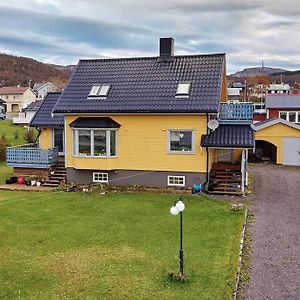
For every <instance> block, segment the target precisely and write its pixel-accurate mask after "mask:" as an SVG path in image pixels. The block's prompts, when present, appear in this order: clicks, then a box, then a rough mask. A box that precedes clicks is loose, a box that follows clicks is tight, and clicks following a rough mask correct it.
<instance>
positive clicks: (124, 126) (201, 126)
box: [66, 115, 206, 172]
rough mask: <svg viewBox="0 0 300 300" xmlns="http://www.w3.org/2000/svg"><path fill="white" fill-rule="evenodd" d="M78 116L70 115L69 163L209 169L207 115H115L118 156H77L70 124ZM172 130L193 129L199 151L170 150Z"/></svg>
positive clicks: (83, 166) (77, 166)
mask: <svg viewBox="0 0 300 300" xmlns="http://www.w3.org/2000/svg"><path fill="white" fill-rule="evenodd" d="M76 118H77V116H67V117H66V146H67V154H66V166H67V167H70V168H75V169H89V170H95V169H96V170H118V169H123V170H144V171H145V170H146V171H182V172H206V150H205V148H201V149H200V139H201V136H202V134H205V133H206V116H205V115H201V116H200V115H198V116H196V115H195V116H182V115H180V116H157V115H156V116H154V115H153V116H151V115H150V116H149V115H147V116H113V117H112V118H113V119H114V120H115V121H116V122H118V123H119V124H121V127H120V128H119V130H118V134H117V157H115V158H103V157H97V158H89V157H75V156H73V134H72V129H71V128H70V126H69V124H70V123H71V122H72V121H74V120H75V119H76ZM168 129H193V130H194V131H195V153H194V154H182V153H180V154H174V153H168V151H167V133H168Z"/></svg>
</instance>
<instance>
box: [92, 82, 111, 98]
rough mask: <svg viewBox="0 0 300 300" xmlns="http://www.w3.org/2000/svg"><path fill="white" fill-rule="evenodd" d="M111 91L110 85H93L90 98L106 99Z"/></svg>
mask: <svg viewBox="0 0 300 300" xmlns="http://www.w3.org/2000/svg"><path fill="white" fill-rule="evenodd" d="M109 89H110V84H97V85H93V86H92V88H91V91H90V93H89V96H92V97H106V96H107V95H108V92H109Z"/></svg>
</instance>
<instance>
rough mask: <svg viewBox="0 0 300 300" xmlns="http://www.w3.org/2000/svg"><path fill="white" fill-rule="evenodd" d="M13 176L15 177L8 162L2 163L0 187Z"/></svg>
mask: <svg viewBox="0 0 300 300" xmlns="http://www.w3.org/2000/svg"><path fill="white" fill-rule="evenodd" d="M11 176H13V168H11V167H9V166H8V165H7V164H6V162H0V185H1V184H4V183H5V180H6V179H7V178H9V177H11ZM0 193H1V191H0Z"/></svg>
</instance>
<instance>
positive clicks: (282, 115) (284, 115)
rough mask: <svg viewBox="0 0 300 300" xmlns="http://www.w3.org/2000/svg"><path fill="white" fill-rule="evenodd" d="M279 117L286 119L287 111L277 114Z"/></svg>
mask: <svg viewBox="0 0 300 300" xmlns="http://www.w3.org/2000/svg"><path fill="white" fill-rule="evenodd" d="M279 117H280V118H281V119H284V120H286V119H287V113H286V112H281V113H280V114H279Z"/></svg>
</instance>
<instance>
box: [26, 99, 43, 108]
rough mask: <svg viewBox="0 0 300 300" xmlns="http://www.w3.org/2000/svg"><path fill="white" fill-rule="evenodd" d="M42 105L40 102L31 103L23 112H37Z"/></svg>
mask: <svg viewBox="0 0 300 300" xmlns="http://www.w3.org/2000/svg"><path fill="white" fill-rule="evenodd" d="M41 104H42V101H41V100H38V101H34V102H31V103H30V104H28V105H27V106H26V107H25V108H24V109H23V110H24V111H37V110H38V108H39V107H40V105H41Z"/></svg>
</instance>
